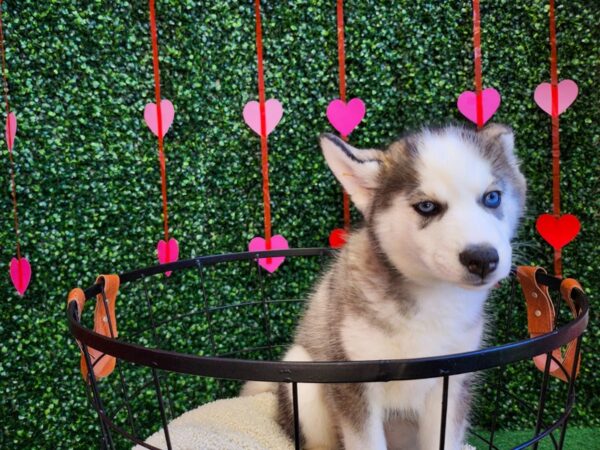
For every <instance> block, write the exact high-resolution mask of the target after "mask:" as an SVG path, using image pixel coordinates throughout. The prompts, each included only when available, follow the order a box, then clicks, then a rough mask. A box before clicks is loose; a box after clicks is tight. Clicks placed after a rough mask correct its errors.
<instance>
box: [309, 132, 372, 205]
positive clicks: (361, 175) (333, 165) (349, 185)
mask: <svg viewBox="0 0 600 450" xmlns="http://www.w3.org/2000/svg"><path fill="white" fill-rule="evenodd" d="M319 141H320V144H321V149H322V150H323V155H324V156H325V159H326V160H327V164H328V165H329V168H330V169H331V171H332V172H333V174H334V175H335V177H336V178H337V179H338V180H339V182H340V183H342V186H344V189H346V192H348V194H350V197H352V201H353V202H354V204H355V205H356V207H357V208H358V209H359V210H360V211H361V212H362V213H363V214H365V213H366V212H367V210H368V207H369V204H370V203H371V200H372V198H373V191H374V189H375V188H376V187H377V178H378V175H379V171H380V169H381V165H382V157H383V151H381V150H375V149H369V150H359V149H357V148H354V147H352V146H351V145H349V144H348V143H346V142H344V141H343V140H341V139H340V138H339V137H337V136H335V135H333V134H330V133H325V134H322V135H321V137H320V139H319Z"/></svg>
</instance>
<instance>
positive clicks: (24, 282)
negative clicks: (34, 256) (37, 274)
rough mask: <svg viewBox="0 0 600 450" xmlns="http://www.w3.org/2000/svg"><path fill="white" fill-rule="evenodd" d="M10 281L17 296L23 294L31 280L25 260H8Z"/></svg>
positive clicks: (27, 262)
mask: <svg viewBox="0 0 600 450" xmlns="http://www.w3.org/2000/svg"><path fill="white" fill-rule="evenodd" d="M10 279H11V281H12V283H13V285H14V286H15V289H16V290H17V292H18V293H19V295H23V294H25V291H26V290H27V287H28V286H29V281H30V280H31V265H30V264H29V261H27V258H21V259H17V258H13V259H11V260H10Z"/></svg>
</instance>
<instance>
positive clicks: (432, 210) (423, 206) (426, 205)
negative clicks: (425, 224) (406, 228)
mask: <svg viewBox="0 0 600 450" xmlns="http://www.w3.org/2000/svg"><path fill="white" fill-rule="evenodd" d="M413 208H415V211H417V212H418V213H419V214H421V215H422V216H433V215H435V214H437V213H438V212H439V210H440V207H439V205H438V204H437V203H434V202H432V201H429V200H425V201H424V202H419V203H417V204H416V205H413Z"/></svg>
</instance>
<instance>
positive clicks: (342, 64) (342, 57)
mask: <svg viewBox="0 0 600 450" xmlns="http://www.w3.org/2000/svg"><path fill="white" fill-rule="evenodd" d="M337 40H338V74H339V78H340V99H341V100H342V101H343V102H344V103H346V51H345V48H344V44H345V42H344V0H337ZM342 139H343V140H344V141H348V136H346V135H342ZM343 204H344V229H345V230H346V231H349V230H350V197H349V195H348V193H347V192H346V191H345V190H344V193H343Z"/></svg>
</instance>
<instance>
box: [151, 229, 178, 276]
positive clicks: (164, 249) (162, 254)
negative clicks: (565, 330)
mask: <svg viewBox="0 0 600 450" xmlns="http://www.w3.org/2000/svg"><path fill="white" fill-rule="evenodd" d="M156 253H157V255H158V262H159V263H161V264H166V263H170V262H175V261H177V260H178V259H179V243H178V242H177V240H175V239H174V238H171V239H169V244H168V245H167V243H166V242H165V240H164V239H161V240H160V241H158V245H157V246H156ZM165 275H166V276H168V277H169V276H171V271H170V270H169V271H168V272H165Z"/></svg>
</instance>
